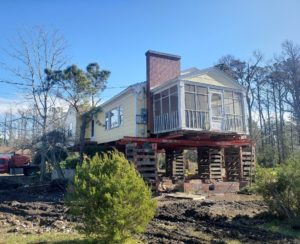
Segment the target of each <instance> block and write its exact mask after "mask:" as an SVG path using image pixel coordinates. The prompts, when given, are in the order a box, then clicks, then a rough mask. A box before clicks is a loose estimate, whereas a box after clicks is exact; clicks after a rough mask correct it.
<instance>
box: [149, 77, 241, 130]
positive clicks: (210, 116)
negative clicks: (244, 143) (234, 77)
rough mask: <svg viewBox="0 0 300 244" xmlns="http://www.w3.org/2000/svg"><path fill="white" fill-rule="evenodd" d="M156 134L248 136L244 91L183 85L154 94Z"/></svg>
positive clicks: (194, 84)
mask: <svg viewBox="0 0 300 244" xmlns="http://www.w3.org/2000/svg"><path fill="white" fill-rule="evenodd" d="M153 110H154V111H153V113H154V133H164V132H169V131H175V130H195V131H216V132H236V133H246V126H245V125H246V123H245V110H244V102H243V94H242V91H237V90H232V89H227V88H223V87H222V88H218V87H208V86H205V85H204V84H201V83H197V82H190V81H188V82H184V81H180V82H178V83H177V84H173V85H172V86H170V87H168V88H165V89H161V90H157V91H155V92H154V93H153Z"/></svg>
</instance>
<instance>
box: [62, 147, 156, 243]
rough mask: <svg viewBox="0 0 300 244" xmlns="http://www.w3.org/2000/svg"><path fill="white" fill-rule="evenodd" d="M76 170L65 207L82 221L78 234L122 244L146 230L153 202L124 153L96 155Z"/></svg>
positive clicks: (103, 241)
mask: <svg viewBox="0 0 300 244" xmlns="http://www.w3.org/2000/svg"><path fill="white" fill-rule="evenodd" d="M76 171H77V172H76V176H75V181H74V185H73V186H72V187H70V189H69V192H68V195H67V204H68V205H69V206H70V210H71V213H73V214H75V215H77V216H80V217H81V218H82V226H81V227H79V229H80V230H81V232H83V233H84V234H86V235H87V236H89V237H92V238H95V239H96V240H97V241H98V242H101V243H124V242H125V241H126V240H130V238H132V237H133V236H134V235H135V234H138V233H141V232H143V231H144V230H145V228H146V227H147V224H148V223H149V221H150V220H151V219H152V218H153V217H154V214H155V210H156V201H154V200H152V199H151V191H150V189H149V188H148V187H147V186H146V184H145V183H144V181H143V179H142V178H141V176H140V175H139V174H138V173H137V172H136V170H135V168H134V167H133V165H131V164H130V163H128V161H127V160H126V159H125V157H124V156H123V154H121V153H118V152H111V153H107V154H103V155H102V156H98V155H96V156H94V157H93V158H92V159H91V160H90V161H89V162H86V161H85V162H84V163H83V164H82V166H77V168H76Z"/></svg>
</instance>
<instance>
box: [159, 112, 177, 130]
mask: <svg viewBox="0 0 300 244" xmlns="http://www.w3.org/2000/svg"><path fill="white" fill-rule="evenodd" d="M178 127H179V116H178V111H175V112H171V113H165V114H161V115H156V116H155V117H154V132H155V133H158V132H164V131H171V130H174V129H177V128H178Z"/></svg>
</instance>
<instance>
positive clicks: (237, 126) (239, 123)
mask: <svg viewBox="0 0 300 244" xmlns="http://www.w3.org/2000/svg"><path fill="white" fill-rule="evenodd" d="M224 122H225V123H224V125H225V126H224V127H225V128H224V130H225V131H233V132H245V130H244V122H243V116H242V115H231V114H226V115H225V121H224Z"/></svg>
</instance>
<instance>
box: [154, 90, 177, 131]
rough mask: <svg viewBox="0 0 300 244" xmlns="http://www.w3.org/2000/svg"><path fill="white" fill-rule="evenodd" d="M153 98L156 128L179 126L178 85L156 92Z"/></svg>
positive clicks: (156, 129)
mask: <svg viewBox="0 0 300 244" xmlns="http://www.w3.org/2000/svg"><path fill="white" fill-rule="evenodd" d="M153 98H154V99H153V108H154V130H155V131H165V130H170V129H173V128H177V127H178V125H179V116H178V87H177V85H175V86H172V87H170V88H167V89H165V90H163V91H161V92H160V93H157V94H154V96H153Z"/></svg>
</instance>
